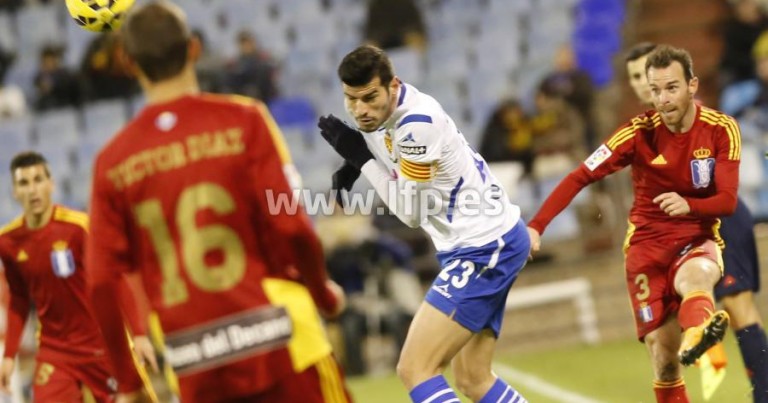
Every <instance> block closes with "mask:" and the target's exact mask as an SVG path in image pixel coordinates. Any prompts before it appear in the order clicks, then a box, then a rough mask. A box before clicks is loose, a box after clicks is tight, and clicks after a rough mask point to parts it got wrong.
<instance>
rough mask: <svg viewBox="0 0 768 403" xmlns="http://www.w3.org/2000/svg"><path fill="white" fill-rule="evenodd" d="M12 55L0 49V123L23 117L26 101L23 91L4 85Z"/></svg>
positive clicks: (25, 110) (13, 86) (16, 87)
mask: <svg viewBox="0 0 768 403" xmlns="http://www.w3.org/2000/svg"><path fill="white" fill-rule="evenodd" d="M13 59H14V57H13V55H11V54H10V53H9V52H6V51H4V50H3V49H0V121H2V120H4V119H12V118H15V117H19V116H22V115H24V114H25V113H26V112H27V101H26V99H25V97H24V91H22V90H21V88H19V87H18V86H16V85H5V84H3V83H4V82H5V73H7V72H8V69H10V67H11V65H12V64H13Z"/></svg>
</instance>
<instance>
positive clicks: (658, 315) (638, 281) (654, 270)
mask: <svg viewBox="0 0 768 403" xmlns="http://www.w3.org/2000/svg"><path fill="white" fill-rule="evenodd" d="M694 257H706V258H708V259H711V260H712V261H714V262H716V263H717V264H718V265H719V266H720V268H721V269H722V267H723V264H722V258H721V254H720V248H719V247H718V246H717V243H715V241H713V240H710V239H705V240H699V241H694V242H691V243H689V244H687V245H683V246H681V245H679V244H670V243H669V242H661V241H645V242H641V243H638V244H634V245H630V246H629V248H628V249H627V252H626V260H625V274H626V280H627V290H628V291H629V299H630V301H632V311H633V313H634V316H635V328H636V330H637V337H638V338H639V339H640V341H643V339H644V338H645V335H647V334H648V333H650V332H651V331H653V330H655V329H657V328H659V327H660V326H661V325H662V324H664V322H665V321H666V319H667V317H668V316H669V315H670V314H673V313H676V312H677V310H678V309H679V308H680V301H681V297H680V296H679V295H678V294H677V291H675V275H676V274H677V271H678V270H679V269H680V266H682V265H683V263H685V262H687V261H688V260H690V259H692V258H694Z"/></svg>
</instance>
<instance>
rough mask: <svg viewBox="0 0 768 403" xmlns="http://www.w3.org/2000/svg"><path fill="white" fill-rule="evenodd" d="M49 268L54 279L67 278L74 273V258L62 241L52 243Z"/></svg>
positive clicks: (70, 250)
mask: <svg viewBox="0 0 768 403" xmlns="http://www.w3.org/2000/svg"><path fill="white" fill-rule="evenodd" d="M51 267H52V268H53V274H55V275H56V277H61V278H67V277H69V276H71V275H72V274H73V273H74V272H75V256H74V255H73V254H72V249H69V247H68V246H67V243H66V242H64V241H57V242H54V243H53V250H52V251H51Z"/></svg>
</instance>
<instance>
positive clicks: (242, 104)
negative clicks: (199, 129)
mask: <svg viewBox="0 0 768 403" xmlns="http://www.w3.org/2000/svg"><path fill="white" fill-rule="evenodd" d="M198 99H199V100H200V101H202V102H204V103H206V104H209V105H210V106H214V107H220V108H222V109H232V110H240V111H246V112H254V111H255V112H262V111H263V110H264V109H266V107H267V106H266V105H265V104H264V102H261V101H259V100H257V99H254V98H251V97H246V96H243V95H237V94H211V93H207V92H206V93H201V94H200V95H198Z"/></svg>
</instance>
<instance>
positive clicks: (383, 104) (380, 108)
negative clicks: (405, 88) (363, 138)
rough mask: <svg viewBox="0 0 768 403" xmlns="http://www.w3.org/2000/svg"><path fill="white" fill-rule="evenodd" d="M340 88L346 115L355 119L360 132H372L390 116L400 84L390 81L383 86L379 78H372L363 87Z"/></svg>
mask: <svg viewBox="0 0 768 403" xmlns="http://www.w3.org/2000/svg"><path fill="white" fill-rule="evenodd" d="M342 87H343V89H344V106H345V107H346V108H347V113H349V115H350V116H352V118H353V119H355V123H356V124H357V127H359V128H360V130H362V131H364V132H372V131H375V130H376V129H378V128H379V127H380V126H381V125H382V124H384V122H385V121H386V120H387V119H389V117H390V116H392V112H393V111H394V110H395V105H396V103H395V101H396V100H395V97H396V96H397V90H398V88H399V87H400V84H399V81H398V80H397V79H392V82H391V83H387V85H385V84H383V83H382V82H381V79H380V78H379V77H374V79H373V80H371V81H370V82H369V83H368V84H365V85H361V86H357V87H352V86H349V85H346V84H342Z"/></svg>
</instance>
